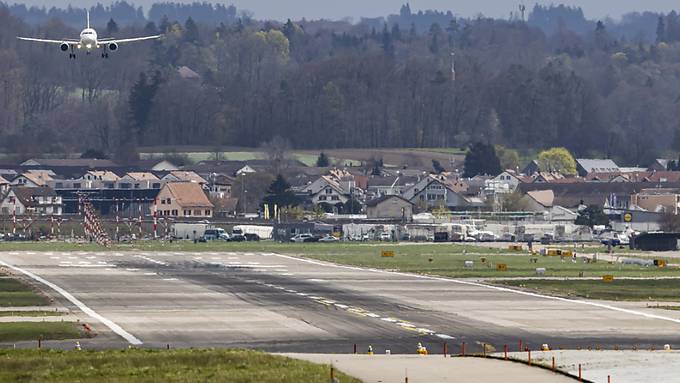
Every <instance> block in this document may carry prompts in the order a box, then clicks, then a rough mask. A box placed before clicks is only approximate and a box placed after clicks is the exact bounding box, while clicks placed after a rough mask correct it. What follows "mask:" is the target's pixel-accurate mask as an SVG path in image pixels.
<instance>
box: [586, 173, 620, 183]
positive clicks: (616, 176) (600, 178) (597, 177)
mask: <svg viewBox="0 0 680 383" xmlns="http://www.w3.org/2000/svg"><path fill="white" fill-rule="evenodd" d="M628 174H629V173H619V172H614V173H590V174H588V175H587V176H586V182H630V178H629V176H628Z"/></svg>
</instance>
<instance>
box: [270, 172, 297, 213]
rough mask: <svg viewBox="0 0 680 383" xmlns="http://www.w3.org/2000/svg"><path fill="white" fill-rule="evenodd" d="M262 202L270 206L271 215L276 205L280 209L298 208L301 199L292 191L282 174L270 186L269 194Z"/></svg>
mask: <svg viewBox="0 0 680 383" xmlns="http://www.w3.org/2000/svg"><path fill="white" fill-rule="evenodd" d="M262 201H263V202H264V203H265V204H267V205H268V207H269V211H270V213H271V214H273V213H274V205H276V206H277V208H278V209H281V208H284V207H293V206H298V205H299V204H300V200H299V198H298V197H297V196H296V195H295V193H293V191H292V190H291V189H290V184H289V183H288V181H286V179H285V178H283V176H282V175H280V174H279V175H278V176H276V179H275V180H274V182H272V183H271V185H269V188H268V189H267V194H266V195H265V197H264V198H263V200H262Z"/></svg>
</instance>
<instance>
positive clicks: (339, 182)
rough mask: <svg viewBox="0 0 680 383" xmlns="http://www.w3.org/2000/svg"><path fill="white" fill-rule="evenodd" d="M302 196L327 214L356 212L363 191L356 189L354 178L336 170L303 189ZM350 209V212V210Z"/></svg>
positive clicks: (347, 173)
mask: <svg viewBox="0 0 680 383" xmlns="http://www.w3.org/2000/svg"><path fill="white" fill-rule="evenodd" d="M302 195H304V196H306V197H307V198H308V199H309V202H310V203H311V204H312V205H314V206H317V205H319V206H321V207H322V208H323V209H324V210H326V211H327V212H342V211H356V210H357V209H358V208H359V206H355V205H354V204H357V205H358V204H360V203H361V201H362V200H363V195H364V193H363V190H361V189H359V188H357V187H356V185H355V182H354V176H353V175H352V174H350V173H349V172H347V171H345V170H338V169H334V170H331V171H330V172H329V174H327V175H324V176H321V177H319V178H317V179H316V180H315V181H314V182H312V183H311V184H309V185H307V186H305V187H304V188H303V189H302ZM348 209H349V210H348Z"/></svg>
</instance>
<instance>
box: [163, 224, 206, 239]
mask: <svg viewBox="0 0 680 383" xmlns="http://www.w3.org/2000/svg"><path fill="white" fill-rule="evenodd" d="M211 228H213V227H212V226H211V225H210V224H209V223H175V224H173V225H172V228H171V229H170V234H171V235H172V237H173V238H175V239H188V240H198V239H200V238H202V237H203V235H204V234H205V231H206V230H207V229H211Z"/></svg>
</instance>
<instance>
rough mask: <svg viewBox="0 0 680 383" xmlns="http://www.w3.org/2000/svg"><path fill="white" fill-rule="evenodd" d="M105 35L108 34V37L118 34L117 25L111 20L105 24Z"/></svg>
mask: <svg viewBox="0 0 680 383" xmlns="http://www.w3.org/2000/svg"><path fill="white" fill-rule="evenodd" d="M106 33H108V34H109V36H111V35H113V34H114V33H118V24H116V22H115V21H114V20H113V18H111V19H109V22H108V23H106Z"/></svg>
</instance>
